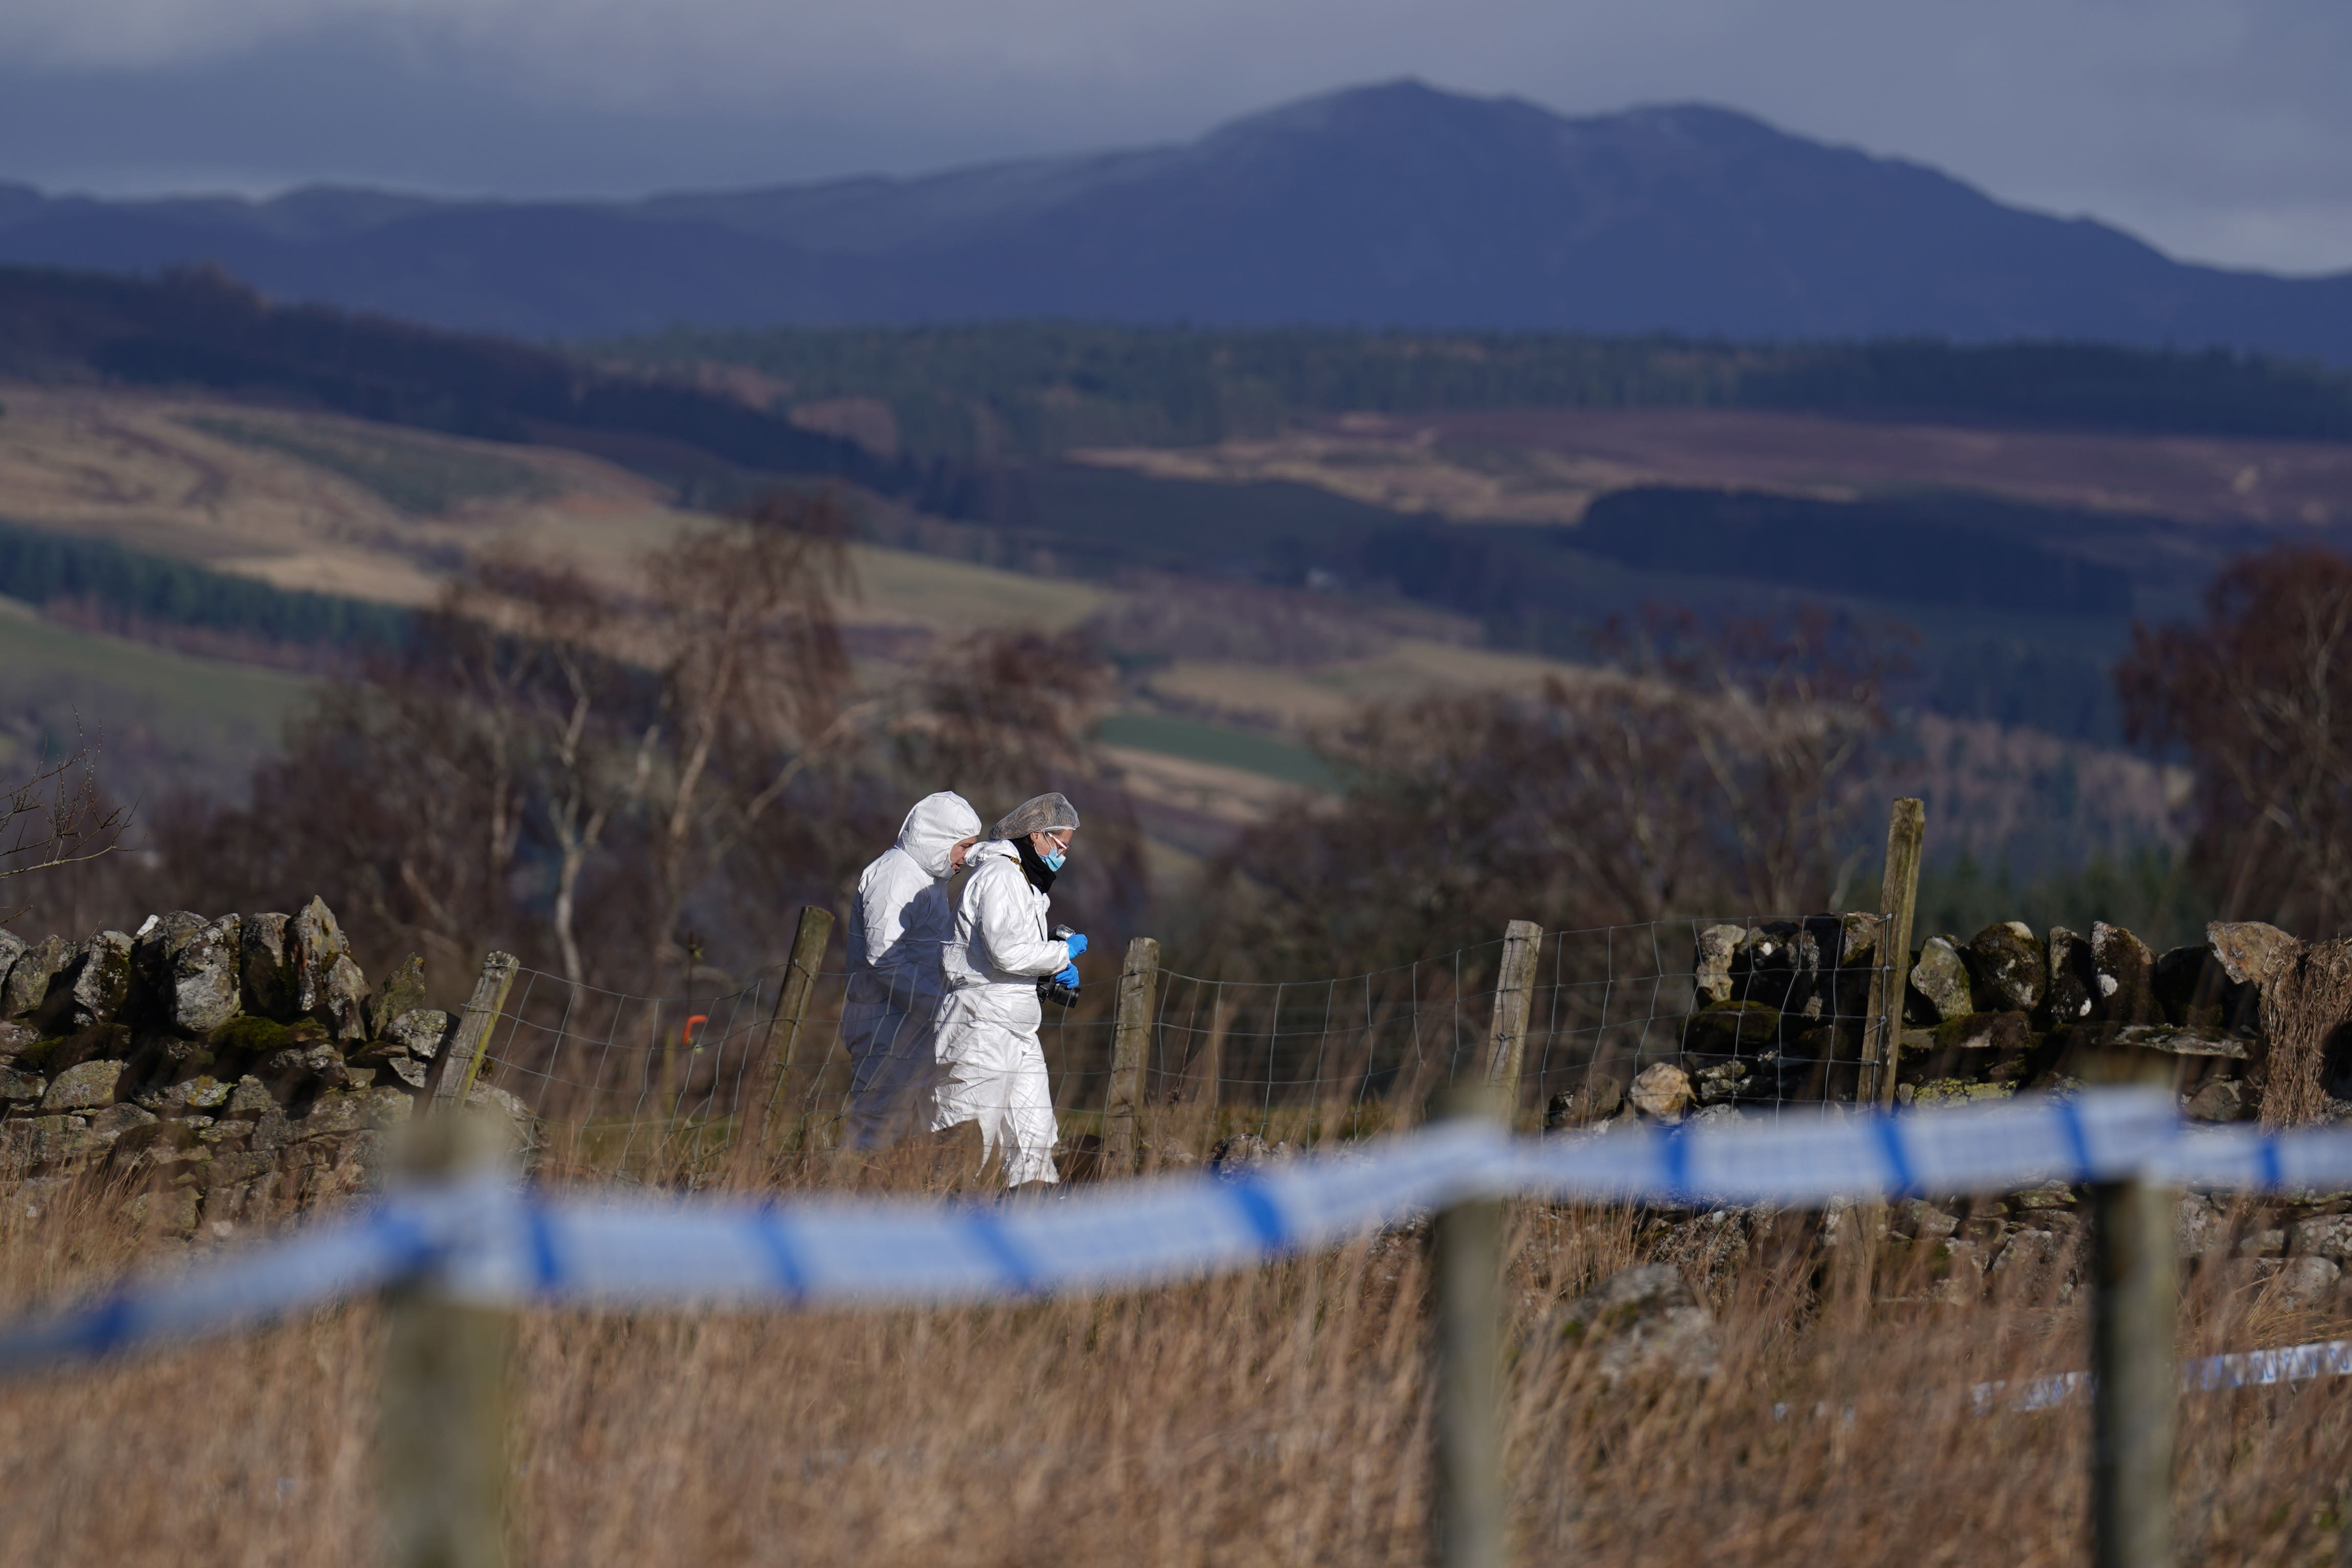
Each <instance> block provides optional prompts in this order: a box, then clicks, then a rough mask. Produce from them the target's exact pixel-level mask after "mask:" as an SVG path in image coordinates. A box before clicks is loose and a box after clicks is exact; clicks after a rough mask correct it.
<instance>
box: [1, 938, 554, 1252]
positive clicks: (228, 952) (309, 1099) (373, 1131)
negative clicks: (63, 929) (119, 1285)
mask: <svg viewBox="0 0 2352 1568" xmlns="http://www.w3.org/2000/svg"><path fill="white" fill-rule="evenodd" d="M454 1029H455V1020H454V1019H452V1018H451V1017H450V1015H449V1014H447V1013H445V1012H441V1011H437V1010H436V1009H430V1008H427V1007H426V1006H425V969H424V964H423V961H422V960H421V959H418V958H415V957H411V958H409V959H408V961H407V962H406V963H404V964H403V965H401V966H400V967H398V968H396V969H394V971H393V972H392V973H391V974H390V975H388V976H386V977H384V978H383V981H382V983H381V984H379V985H377V986H374V987H373V988H371V987H370V986H369V984H368V981H367V977H366V976H365V975H363V974H362V973H361V971H360V967H359V965H358V964H357V963H356V962H355V961H354V960H353V959H352V952H351V944H350V943H349V942H348V941H347V940H346V939H345V938H344V936H343V933H342V930H341V927H340V926H339V925H337V923H336V920H335V916H334V915H333V913H332V912H331V910H329V909H328V907H327V905H326V904H324V903H323V902H321V901H320V900H318V899H315V898H314V899H312V900H311V901H310V904H307V905H305V906H304V907H303V908H302V909H301V910H299V912H297V913H296V914H293V915H277V914H262V915H222V916H219V917H218V918H215V919H207V918H205V916H203V915H193V914H189V913H187V912H185V911H181V912H176V913H173V914H170V915H155V916H152V917H151V918H150V919H149V920H147V922H146V923H145V924H144V925H141V926H140V928H139V929H138V930H137V931H135V932H130V933H125V932H121V931H101V932H100V933H98V934H97V935H96V936H92V937H90V938H89V939H88V940H87V941H83V942H69V941H67V940H65V939H64V938H61V937H56V936H52V937H49V938H48V939H47V940H46V941H43V942H39V943H33V944H27V943H26V942H24V941H22V940H21V939H19V938H17V937H15V936H10V935H8V934H7V933H5V932H0V1175H6V1176H15V1177H17V1178H19V1179H32V1180H54V1179H60V1178H64V1177H68V1176H79V1175H82V1174H86V1173H89V1172H91V1171H100V1172H104V1173H108V1174H110V1175H119V1176H123V1177H124V1178H126V1180H128V1181H129V1182H131V1183H132V1184H134V1185H138V1186H142V1187H143V1189H144V1190H143V1192H142V1196H141V1197H140V1198H139V1199H138V1201H139V1202H140V1203H142V1205H147V1206H151V1207H153V1208H154V1209H156V1210H157V1212H156V1218H157V1219H158V1221H159V1223H160V1225H161V1227H162V1228H163V1229H164V1230H165V1231H166V1232H168V1233H172V1234H177V1235H183V1236H185V1235H192V1234H194V1233H195V1231H196V1230H197V1229H198V1228H200V1227H212V1228H216V1229H223V1230H225V1229H226V1228H231V1227H234V1226H235V1225H236V1224H237V1223H239V1222H240V1221H244V1220H247V1219H249V1218H258V1217H260V1216H261V1215H263V1214H265V1213H268V1212H269V1211H272V1210H274V1209H277V1208H278V1207H284V1206H289V1205H297V1204H307V1203H310V1202H314V1201H317V1200H319V1199H321V1198H325V1197H334V1196H337V1195H340V1194H342V1193H346V1192H349V1191H352V1190H353V1189H354V1188H356V1187H358V1186H362V1185H363V1184H364V1183H365V1181H366V1180H367V1179H368V1178H369V1176H370V1175H371V1173H372V1171H373V1167H374V1165H375V1161H376V1156H377V1155H378V1153H379V1151H380V1148H381V1145H382V1141H383V1134H384V1132H385V1130H386V1129H388V1128H390V1127H392V1126H394V1125H395V1124H398V1123H400V1122H402V1121H404V1120H405V1119H406V1118H407V1117H408V1115H409V1114H410V1112H411V1110H412V1107H413V1105H414V1103H415V1100H416V1099H417V1097H419V1096H420V1095H423V1094H425V1093H428V1092H431V1091H432V1089H433V1088H434V1087H435V1082H434V1075H435V1072H436V1069H437V1068H438V1067H439V1065H440V1064H441V1062H442V1061H443V1060H444V1054H443V1053H444V1048H445V1046H446V1042H447V1040H448V1039H449V1037H450V1035H451V1034H452V1032H453V1031H454ZM477 1093H478V1094H486V1093H487V1094H493V1095H494V1092H484V1091H477ZM512 1109H514V1108H511V1107H509V1110H510V1111H511V1110H512Z"/></svg>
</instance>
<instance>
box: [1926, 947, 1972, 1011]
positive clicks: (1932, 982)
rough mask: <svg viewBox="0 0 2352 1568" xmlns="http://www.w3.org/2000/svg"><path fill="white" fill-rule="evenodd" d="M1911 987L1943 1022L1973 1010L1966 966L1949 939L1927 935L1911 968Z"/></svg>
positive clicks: (1958, 950) (1958, 951)
mask: <svg viewBox="0 0 2352 1568" xmlns="http://www.w3.org/2000/svg"><path fill="white" fill-rule="evenodd" d="M1911 988H1912V989H1913V990H1915V991H1916V992H1918V993H1919V995H1920V996H1921V997H1922V998H1925V1000H1926V1001H1927V1005H1928V1006H1929V1007H1930V1008H1931V1009H1934V1011H1935V1015H1936V1017H1937V1019H1940V1020H1942V1021H1943V1022H1946V1023H1949V1022H1950V1021H1951V1020H1952V1019H1958V1018H1966V1017H1967V1016H1968V1015H1969V1014H1970V1013H1972V1012H1974V1011H1976V998H1975V994H1974V991H1973V988H1971V987H1970V985H1969V967H1968V964H1967V962H1966V960H1964V959H1963V958H1961V956H1960V949H1959V946H1958V944H1956V943H1954V942H1953V941H1952V939H1951V938H1950V937H1948V936H1930V937H1929V938H1927V941H1925V942H1923V943H1921V944H1920V946H1919V959H1918V962H1916V963H1915V964H1913V965H1912V966H1911Z"/></svg>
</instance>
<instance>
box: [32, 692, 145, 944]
mask: <svg viewBox="0 0 2352 1568" xmlns="http://www.w3.org/2000/svg"><path fill="white" fill-rule="evenodd" d="M98 753H99V747H97V745H96V744H94V743H92V742H91V741H89V739H87V738H86V737H82V736H80V734H79V732H77V734H76V744H75V747H74V748H73V750H71V751H69V752H68V753H66V754H65V755H63V756H61V757H58V758H52V759H50V760H47V761H44V762H42V763H40V764H38V765H37V766H36V767H35V768H34V769H33V772H32V774H31V775H30V776H29V777H27V778H26V779H21V780H19V781H18V782H16V783H15V784H12V785H9V786H8V787H7V792H6V794H5V796H0V886H8V887H12V888H13V887H15V886H16V885H19V884H17V883H16V882H15V881H14V879H16V878H18V877H25V876H31V875H34V874H36V873H42V872H55V871H58V870H60V869H62V868H64V867H67V866H75V865H83V864H87V863H88V862H91V861H94V860H97V859H99V858H100V857H101V856H104V855H109V854H111V853H113V852H114V851H115V850H116V849H118V848H119V847H121V842H122V833H123V830H124V829H126V828H128V827H129V826H130V825H131V808H130V807H129V806H126V805H122V804H120V803H117V802H115V801H112V800H109V799H108V798H107V796H106V793H105V791H104V790H103V789H100V787H99V780H98ZM30 907H32V906H31V904H30V903H29V902H25V903H18V904H15V905H13V906H10V907H6V908H0V923H5V922H6V921H10V920H15V919H16V918H17V917H18V916H20V915H23V914H24V913H25V912H26V910H27V909H29V908H30Z"/></svg>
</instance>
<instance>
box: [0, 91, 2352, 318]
mask: <svg viewBox="0 0 2352 1568" xmlns="http://www.w3.org/2000/svg"><path fill="white" fill-rule="evenodd" d="M0 260H14V261H19V262H34V263H41V264H48V265H59V266H73V267H100V268H108V269H116V270H135V269H152V268H158V267H167V266H171V265H174V264H182V263H187V262H193V261H199V260H204V261H212V262H216V263H218V264H219V265H221V266H224V267H227V268H229V269H230V270H231V271H233V272H235V273H236V274H237V275H239V276H241V277H247V278H250V279H251V280H253V281H254V282H255V283H256V284H257V285H258V286H259V287H262V288H264V289H266V290H268V292H270V293H271V294H273V295H278V296H281V297H284V298H292V299H302V300H320V301H329V302H333V303H337V304H342V305H347V306H354V307H359V308H366V309H371V310H383V311H390V312H394V313H396V314H399V315H402V316H405V317H410V318H413V319H417V320H422V321H429V322H434V323H436V324H440V325H444V326H452V327H463V328H468V329H499V330H504V331H509V332H516V333H522V334H527V335H532V336H580V335H592V334H605V333H615V332H624V331H632V330H644V329H655V328H660V327H663V326H667V325H668V324H670V323H673V322H692V323H701V324H706V325H761V324H768V323H775V322H785V321H801V322H821V321H834V322H848V321H908V320H939V319H985V318H1038V317H1053V318H1063V319H1101V320H1114V321H1196V322H1210V323H1276V322H1352V323H1360V324H1369V325H1396V326H1413V327H1433V326H1444V327H1488V328H1508V329H1528V328H1541V329H1570V330H1583V331H1601V332H1647V331H1661V330H1664V331H1675V332H1684V333H1702V334H1725V335H1728V336H1732V337H1737V338H1787V337H1856V336H1875V335H1889V334H1896V335H1916V334H1928V335H1937V336H1948V337H1952V338H1956V339H1962V340H1990V339H2001V338H2017V337H2058V338H2087V339H2097V340H2109V341H2116V342H2126V343H2146V344H2167V343H2179V344H2186V345H2192V346H2194V345H2203V344H2208V343H2221V344H2230V345H2234V346H2238V347H2242V348H2254V349H2262V350H2271V351H2274V352H2280V353H2285V354H2289V355H2294V356H2297V357H2305V356H2315V357H2319V358H2324V359H2328V360H2332V361H2336V362H2339V363H2343V362H2352V275H2338V276H2335V277H2325V278H2315V279H2287V278H2280V277H2269V276H2264V275H2258V274H2252V273H2241V272H2229V271H2224V270H2221V269H2218V268H2212V267H2195V266H2189V265H2185V264H2182V263H2179V262H2175V261H2173V260H2171V259H2169V258H2168V257H2167V256H2163V255H2161V254H2160V253H2158V251H2156V250H2155V249H2153V248H2152V247H2150V246H2147V245H2144V244H2142V243H2141V242H2139V241H2138V240H2136V239H2134V238H2133V237H2131V236H2130V235H2126V234H2124V233H2122V232H2120V231H2118V230H2116V229H2113V228H2110V227H2107V226H2105V225H2101V224H2099V223H2096V222H2094V221H2092V220H2089V219H2084V218H2074V219H2064V218H2057V217H2052V216H2048V215H2045V214H2037V213H2032V212H2026V211H2023V210H2021V209H2018V208H2014V207H2010V206H2005V205H2003V204H2000V202H1998V201H1996V200H1995V199H1993V198H1992V197H1990V196H1989V195H1987V194H1985V193H1982V192H1979V191H1977V190H1975V189H1973V188H1971V187H1969V186H1968V185H1966V184H1963V183H1960V182H1958V181H1956V180H1953V179H1951V178H1949V177H1948V176H1946V175H1944V174H1941V173H1939V172H1936V171H1934V170H1932V169H1928V168H1925V167H1922V166H1920V165H1917V164H1914V163H1908V162H1902V161H1900V160H1896V159H1890V158H1880V157H1874V156H1871V155H1869V154H1867V153H1864V152H1859V151H1856V150H1853V149H1851V148H1842V147H1831V146H1826V145H1823V144H1822V143H1819V142H1814V141H1806V140H1804V139H1802V138H1800V137H1795V136H1790V135H1788V134H1786V133H1783V132H1781V131H1777V130H1775V129H1773V128H1772V127H1770V126H1769V125H1766V124H1764V123H1762V122H1761V121H1759V120H1753V119H1750V118H1748V117H1747V116H1744V115H1741V114H1737V113H1733V112H1730V111H1727V110H1721V109H1713V108H1706V107H1695V106H1684V107H1664V108H1652V109H1642V110H1629V111H1626V112H1623V113H1619V114H1611V115H1603V116H1597V117H1590V118H1568V117H1563V116H1560V115H1558V114H1554V113H1552V112H1550V111H1549V110H1544V109H1542V108H1540V107H1538V106H1537V105H1535V104H1532V103H1528V102H1526V101H1524V100H1520V99H1476V98H1469V97H1464V96H1460V95H1455V94H1451V93H1446V92H1442V91H1439V90H1436V89H1431V88H1428V87H1425V86H1423V85H1420V84H1418V83H1414V82H1398V83H1391V84H1388V85H1384V86H1379V87H1368V88H1360V89H1352V90H1349V91H1343V92H1339V93H1334V94H1331V95H1328V96H1326V97H1321V98H1317V99H1308V100H1307V101H1305V102H1301V103H1296V104H1292V105H1288V106H1286V107H1284V108H1280V109H1276V110H1270V111H1268V112H1265V113H1262V114H1258V115H1255V116H1252V117H1249V118H1246V119H1244V120H1236V121H1234V122H1233V123H1231V124H1228V125H1226V126H1224V127H1223V128H1221V129H1219V130H1216V131H1213V132H1211V133H1210V134H1208V135H1206V136H1204V137H1202V138H1201V139H1200V140H1198V141H1193V142H1191V143H1188V144H1185V145H1181V146H1174V147H1164V148H1155V149H1146V150H1142V151H1136V152H1114V153H1106V154H1099V155H1093V156H1083V157H1074V158H1063V159H1048V160H1042V161H1034V162H1023V163H1013V164H1003V165H993V166H986V167H980V168H973V169H965V170H957V171H950V172H944V173H940V174H935V175H930V176H927V177H923V178H918V179H902V180H893V179H860V180H847V181H835V182H830V183H820V184H811V185H797V186H786V187H780V188H776V189H772V190H764V191H746V192H722V193H690V194H675V195H665V196H658V197H653V198H648V199H646V200H643V201H639V202H634V203H607V204H596V203H516V202H454V201H436V200H428V199H425V198H418V197H411V196H398V195H390V194H386V193H377V192H364V191H345V190H323V189H320V190H306V191H299V192H295V193H291V194H289V195H286V196H282V197H279V198H277V199H275V200H272V201H268V202H262V203H249V202H244V201H238V200H231V199H206V200H168V201H97V200H90V199H85V198H53V197H47V196H44V195H42V194H40V193H37V192H34V191H30V190H27V189H25V188H22V187H13V188H9V189H7V190H5V191H0Z"/></svg>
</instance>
